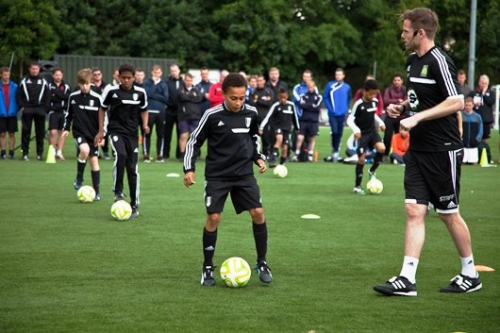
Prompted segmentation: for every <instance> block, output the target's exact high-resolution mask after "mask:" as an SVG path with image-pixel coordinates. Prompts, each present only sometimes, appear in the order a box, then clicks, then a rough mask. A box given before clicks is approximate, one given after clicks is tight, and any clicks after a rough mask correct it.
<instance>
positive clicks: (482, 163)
mask: <svg viewBox="0 0 500 333" xmlns="http://www.w3.org/2000/svg"><path fill="white" fill-rule="evenodd" d="M479 165H480V166H482V167H483V168H487V167H496V165H492V164H490V162H489V161H488V155H487V154H486V148H483V150H482V151H481V160H480V161H479Z"/></svg>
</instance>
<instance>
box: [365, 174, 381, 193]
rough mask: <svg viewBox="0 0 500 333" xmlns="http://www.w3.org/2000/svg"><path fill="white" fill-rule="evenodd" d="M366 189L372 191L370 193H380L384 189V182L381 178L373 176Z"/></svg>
mask: <svg viewBox="0 0 500 333" xmlns="http://www.w3.org/2000/svg"><path fill="white" fill-rule="evenodd" d="M366 189H367V190H368V193H370V194H380V193H382V190H383V189H384V184H382V182H381V181H380V179H377V178H372V179H371V180H370V181H368V183H367V184H366Z"/></svg>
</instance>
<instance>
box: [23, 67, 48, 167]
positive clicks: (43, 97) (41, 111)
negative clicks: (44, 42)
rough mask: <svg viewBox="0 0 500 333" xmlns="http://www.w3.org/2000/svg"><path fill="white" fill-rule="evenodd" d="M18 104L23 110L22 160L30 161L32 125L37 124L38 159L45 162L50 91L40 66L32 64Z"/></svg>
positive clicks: (24, 81) (24, 80)
mask: <svg viewBox="0 0 500 333" xmlns="http://www.w3.org/2000/svg"><path fill="white" fill-rule="evenodd" d="M16 99H17V103H18V104H19V107H20V108H21V110H22V112H23V113H22V118H21V121H22V132H21V149H22V151H23V156H22V158H21V159H22V160H23V161H29V157H28V154H29V144H30V135H31V125H32V124H33V121H34V122H35V135H36V158H37V160H39V161H42V160H43V140H44V137H45V117H46V116H47V111H48V109H49V107H50V91H49V86H48V84H47V81H45V79H44V78H42V77H41V76H40V64H39V63H38V62H32V63H31V65H30V67H29V74H28V76H26V77H25V78H24V79H23V80H22V81H21V83H20V84H19V88H18V89H17V93H16Z"/></svg>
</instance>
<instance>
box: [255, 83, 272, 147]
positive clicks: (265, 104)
mask: <svg viewBox="0 0 500 333" xmlns="http://www.w3.org/2000/svg"><path fill="white" fill-rule="evenodd" d="M265 85H266V80H265V79H264V76H263V75H258V76H257V88H255V90H254V91H253V92H252V94H251V95H250V96H249V103H250V105H252V106H254V107H255V108H256V109H257V112H258V114H259V125H260V123H261V122H262V121H263V120H264V118H266V116H267V113H268V112H269V109H270V108H271V105H273V101H274V95H273V92H272V90H271V89H269V88H266V86H265ZM261 138H262V151H263V152H264V154H265V155H266V156H267V157H269V156H270V150H271V145H272V144H273V141H274V140H273V137H272V133H271V128H270V127H269V126H267V127H265V128H264V130H263V133H262V136H261Z"/></svg>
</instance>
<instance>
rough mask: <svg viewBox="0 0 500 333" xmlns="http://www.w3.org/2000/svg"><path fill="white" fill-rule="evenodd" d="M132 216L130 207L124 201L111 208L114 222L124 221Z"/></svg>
mask: <svg viewBox="0 0 500 333" xmlns="http://www.w3.org/2000/svg"><path fill="white" fill-rule="evenodd" d="M130 215H132V207H131V206H130V204H129V203H128V202H126V201H125V200H119V201H117V202H115V203H114V204H113V205H112V206H111V216H113V218H114V219H115V220H118V221H125V220H128V219H129V218H130Z"/></svg>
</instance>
